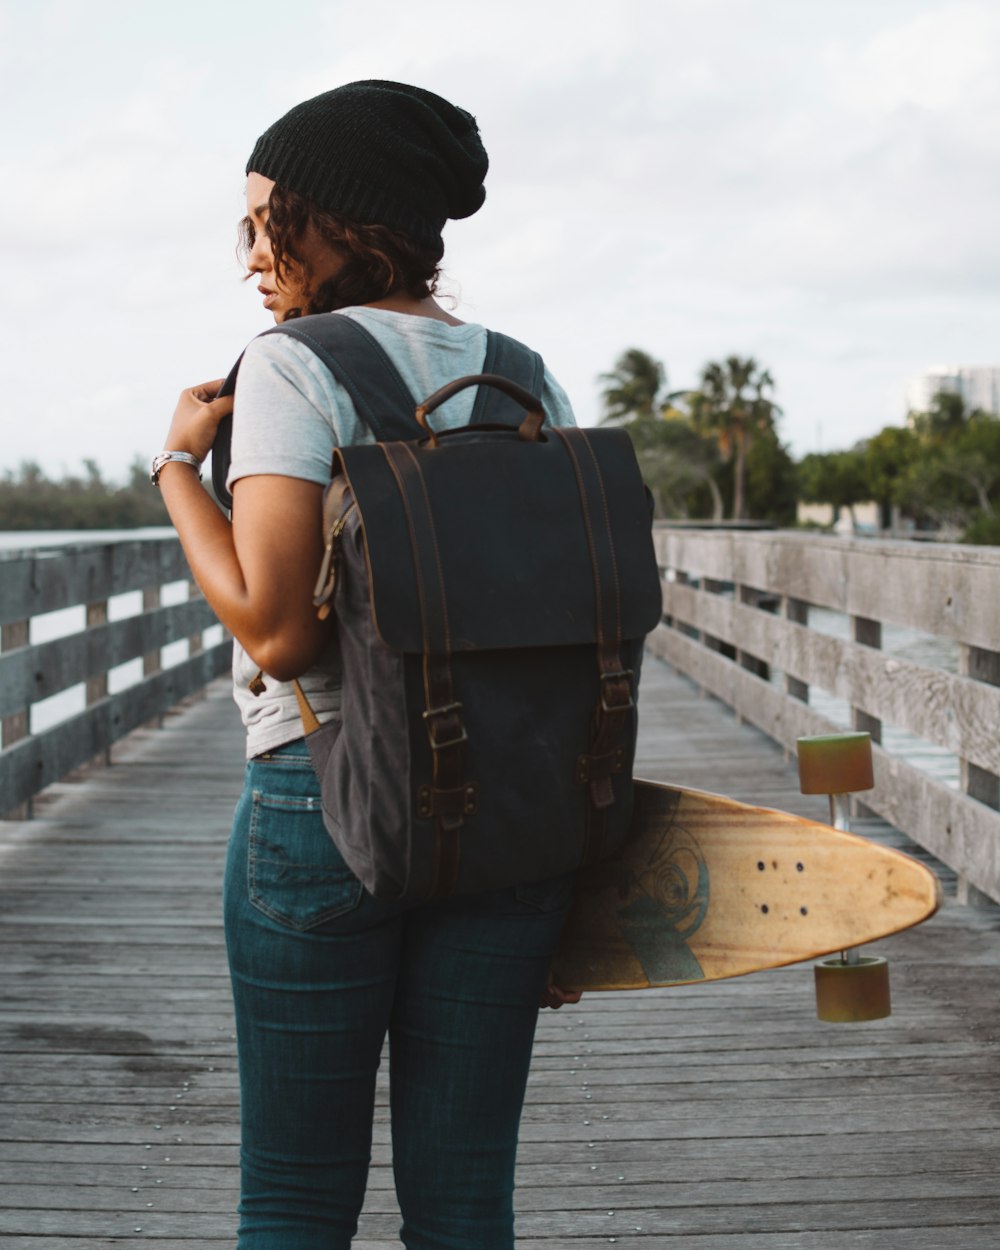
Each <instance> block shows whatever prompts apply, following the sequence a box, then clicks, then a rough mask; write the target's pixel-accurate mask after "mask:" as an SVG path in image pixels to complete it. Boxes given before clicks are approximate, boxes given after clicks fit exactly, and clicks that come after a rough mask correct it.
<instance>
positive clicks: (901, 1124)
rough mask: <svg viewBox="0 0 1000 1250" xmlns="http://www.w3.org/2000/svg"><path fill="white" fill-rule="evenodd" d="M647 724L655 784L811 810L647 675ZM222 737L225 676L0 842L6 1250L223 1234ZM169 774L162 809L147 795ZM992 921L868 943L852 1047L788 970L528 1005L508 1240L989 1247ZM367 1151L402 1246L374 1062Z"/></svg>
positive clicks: (806, 974) (228, 1159) (47, 800)
mask: <svg viewBox="0 0 1000 1250" xmlns="http://www.w3.org/2000/svg"><path fill="white" fill-rule="evenodd" d="M730 667H731V668H734V667H736V666H734V665H730ZM746 676H747V678H748V679H751V680H756V679H753V678H752V677H751V675H750V674H749V673H747V674H746ZM641 716H642V723H643V739H642V743H641V748H640V758H641V759H642V761H643V766H644V768H645V769H647V770H649V771H650V772H654V773H655V772H661V773H662V772H667V773H672V774H673V775H675V776H677V775H678V773H677V770H680V777H681V778H682V779H683V780H685V781H687V782H688V783H689V784H695V785H701V786H703V787H706V788H715V789H727V790H732V791H733V792H734V794H735V797H738V798H742V799H745V800H748V801H754V800H755V799H757V798H759V796H760V795H762V794H767V795H772V796H774V801H775V802H776V803H778V804H779V805H782V806H788V807H798V808H799V809H801V810H805V811H806V812H810V813H812V814H816V812H815V807H814V806H811V805H815V804H816V800H814V799H812V798H803V796H800V795H797V794H796V792H795V783H794V775H793V774H792V773H791V772H790V770H789V769H788V767H787V766H786V765H785V763H784V761H783V760H782V758H781V754H780V751H778V750H777V748H775V747H774V746H773V745H772V744H770V743H768V742H767V741H766V740H765V739H764V737H763V736H762V735H761V734H759V733H758V732H756V731H753V730H749V729H745V730H742V731H738V730H736V728H735V723H734V720H733V717H732V716H731V714H730V713H729V712H728V711H726V709H724V708H722V707H721V706H720V705H719V704H717V703H716V702H715V701H714V700H712V699H707V698H699V696H698V694H697V691H696V690H695V689H694V687H692V686H691V685H689V684H688V683H686V682H681V681H679V680H676V679H674V678H672V677H671V676H670V675H669V673H668V672H667V670H666V669H665V668H664V667H663V666H661V665H659V664H658V663H656V662H655V661H653V660H648V661H647V665H646V670H645V675H644V693H643V703H642V708H641ZM232 720H233V713H232V710H231V708H230V706H229V695H228V692H227V691H225V690H224V689H223V687H222V684H221V683H220V684H219V686H218V687H217V688H216V690H215V691H214V692H213V693H212V694H211V695H210V697H209V699H208V700H207V701H206V702H205V703H200V704H197V705H194V706H193V707H191V708H189V709H188V710H187V711H185V712H184V713H183V715H181V716H179V717H169V718H168V720H167V727H166V728H165V729H164V730H162V731H147V730H143V731H140V732H139V733H137V734H134V735H132V736H131V737H130V738H128V739H126V740H125V741H123V742H122V743H121V744H120V746H119V748H117V749H116V766H115V767H114V768H112V769H110V770H107V771H97V772H94V773H92V774H91V775H90V779H89V780H87V781H84V782H83V783H82V784H63V785H60V786H56V787H53V788H52V789H51V790H50V791H47V792H46V794H45V795H43V796H41V799H40V800H39V807H40V810H41V812H42V817H43V818H42V819H40V820H39V821H37V822H36V823H35V824H34V826H31V825H25V826H10V827H9V830H8V832H7V836H6V837H5V838H4V839H3V841H2V842H0V991H2V997H3V1007H2V1010H0V1062H2V1063H3V1064H4V1067H5V1069H6V1071H5V1073H4V1075H5V1078H6V1080H5V1082H3V1083H2V1089H3V1098H4V1103H3V1113H2V1114H0V1177H2V1182H3V1185H4V1187H3V1188H0V1208H2V1210H3V1214H2V1215H0V1241H2V1242H3V1244H4V1246H5V1247H6V1246H16V1247H20V1250H51V1247H53V1246H56V1245H58V1246H60V1248H62V1247H68V1246H73V1248H74V1250H96V1247H98V1246H111V1245H114V1246H116V1247H118V1250H121V1247H133V1246H134V1247H135V1250H138V1248H139V1246H140V1245H142V1244H148V1243H149V1241H150V1240H154V1241H159V1242H160V1243H161V1244H164V1245H167V1246H169V1247H170V1250H185V1248H190V1250H193V1247H194V1246H198V1247H201V1248H204V1247H210V1246H211V1247H214V1246H216V1245H217V1246H219V1247H220V1250H221V1247H224V1246H231V1245H232V1241H233V1231H234V1228H235V1216H234V1215H233V1213H232V1209H233V1204H234V1202H235V1192H236V1184H237V1176H236V1159H237V1145H236V1143H237V1134H238V1108H237V1085H236V1075H235V1058H234V1043H233V1039H232V1022H231V1017H230V1015H229V1008H228V990H227V977H226V971H225V963H224V952H223V945H222V935H221V931H220V928H219V919H218V899H217V897H216V891H217V889H218V879H219V874H220V873H221V866H222V853H223V843H224V840H225V831H226V826H227V823H228V815H229V810H230V809H231V806H232V802H233V800H234V798H235V792H236V789H237V787H238V785H239V774H240V760H239V741H238V733H237V731H236V729H235V726H233V725H232ZM224 723H225V724H226V725H230V726H231V728H223V727H222V726H223V724H224ZM178 772H183V776H184V781H185V785H184V787H183V790H181V791H179V790H178V789H177V787H176V786H173V785H172V782H171V779H172V778H176V776H177V775H178ZM168 785H170V786H171V789H170V794H171V809H170V813H169V817H165V816H164V809H163V808H162V807H161V806H159V805H152V806H151V805H149V804H148V796H149V794H150V793H151V792H152V793H155V792H157V791H158V789H160V788H161V787H166V786H168ZM207 796H212V797H213V802H212V803H210V804H206V803H205V799H206V797H207ZM137 805H138V810H139V812H140V815H139V817H137V816H136V811H137ZM195 812H197V828H194V827H193V825H194V824H195V823H196V822H195V819H194V818H193V813H195ZM869 826H870V827H871V828H872V830H873V831H875V832H877V831H878V830H879V829H880V828H881V826H880V825H879V824H878V822H875V821H872V822H869ZM172 854H174V855H176V857H177V861H178V863H182V864H183V865H184V868H185V869H186V870H187V871H184V870H180V869H178V868H174V867H171V856H172ZM84 861H85V865H84ZM130 896H131V901H130ZM994 915H995V913H994V914H992V915H991V913H988V912H986V913H979V912H970V911H968V909H959V908H958V907H956V906H955V905H954V904H949V905H948V906H946V907H945V909H944V910H943V911H942V912H941V913H940V914H939V916H937V917H935V919H934V921H932V922H931V923H930V924H928V925H925V926H922V927H921V928H920V929H918V930H915V931H913V932H912V933H909V934H902V935H898V937H897V938H894V939H892V940H891V943H887V944H885V949H887V950H888V951H890V952H891V953H892V954H893V955H894V956H895V959H896V963H895V968H894V992H895V997H896V999H897V1003H896V1013H897V1014H896V1015H895V1016H894V1017H892V1018H891V1019H890V1020H888V1021H883V1022H879V1024H878V1025H876V1026H872V1027H871V1028H864V1029H836V1028H832V1027H831V1026H826V1025H822V1024H820V1023H819V1022H818V1021H816V1020H815V1019H814V1017H813V1008H812V1003H811V998H810V993H811V989H810V977H811V973H810V970H809V969H808V968H802V967H800V968H792V969H785V970H781V971H779V972H777V973H774V974H768V975H767V976H763V977H759V978H747V979H745V980H743V981H737V982H721V983H718V984H717V985H716V986H713V987H707V986H706V987H689V988H687V989H685V990H682V991H665V992H662V993H651V994H647V995H634V994H633V995H610V994H609V995H593V996H589V997H588V998H585V1000H584V1002H583V1003H582V1004H580V1005H579V1007H576V1008H573V1009H572V1010H570V1009H565V1010H564V1011H562V1012H560V1013H543V1015H542V1017H541V1019H540V1025H539V1035H538V1043H537V1046H536V1054H535V1061H534V1063H533V1066H532V1073H531V1078H530V1081H529V1091H528V1101H527V1105H526V1109H525V1117H524V1131H523V1134H522V1138H523V1145H522V1150H521V1160H520V1167H519V1171H518V1184H519V1188H518V1193H517V1208H518V1218H519V1240H518V1245H519V1247H532V1250H561V1248H562V1247H573V1248H574V1250H587V1248H589V1247H591V1246H593V1247H596V1246H598V1245H602V1246H606V1245H608V1244H609V1240H610V1238H615V1239H616V1243H617V1244H618V1245H625V1246H629V1245H631V1246H634V1247H635V1248H636V1250H639V1247H642V1250H646V1248H647V1247H654V1246H656V1247H658V1246H660V1245H666V1244H669V1245H670V1246H671V1250H674V1247H678V1250H684V1248H685V1247H689V1248H690V1250H695V1248H697V1250H746V1247H748V1246H751V1247H756V1246H759V1247H760V1248H761V1250H765V1248H766V1250H774V1248H775V1247H778V1248H780V1250H786V1248H787V1250H791V1248H792V1247H795V1248H796V1250H804V1248H805V1250H845V1248H846V1250H850V1248H851V1247H855V1246H856V1247H858V1248H859V1250H874V1247H876V1246H877V1247H878V1250H897V1248H898V1250H930V1248H931V1247H934V1250H952V1248H954V1250H986V1248H987V1247H991V1248H992V1247H993V1246H994V1245H995V1243H996V1239H997V1232H998V1228H1000V1224H998V1219H997V1210H996V1202H995V1191H994V1188H993V1185H994V1177H995V1172H996V1165H997V1143H998V1140H1000V1110H998V1104H1000V1099H998V1097H997V1093H996V1091H997V1089H998V1088H1000V1060H998V1051H997V1047H996V1044H995V1040H994V1033H995V1027H994V1022H993V1015H994V1012H993V1010H992V1003H993V1001H995V998H996V994H997V991H998V989H1000V971H998V964H1000V958H998V957H1000V935H998V932H997V927H996V923H995V918H994ZM881 948H882V947H881V946H880V949H881ZM965 961H968V963H966V962H965ZM959 964H961V966H957V965H959ZM957 1004H958V1005H959V1007H958V1011H956V1005H957ZM959 1012H960V1013H961V1014H959ZM588 1121H589V1122H588ZM157 1124H158V1125H160V1128H159V1129H157V1128H155V1127H154V1126H155V1125H157ZM929 1124H933V1128H934V1131H933V1132H929V1131H928V1125H929ZM178 1137H180V1138H182V1140H181V1141H177V1140H176V1138H178ZM375 1139H376V1140H375V1146H374V1158H373V1169H372V1177H371V1183H370V1188H369V1197H368V1201H367V1204H366V1212H365V1214H364V1215H363V1217H362V1223H361V1230H360V1233H359V1237H358V1238H357V1239H356V1241H355V1246H356V1247H357V1250H376V1247H377V1248H378V1250H389V1248H390V1247H392V1246H395V1245H397V1244H398V1238H397V1232H396V1230H397V1228H398V1218H399V1217H398V1214H397V1212H396V1208H395V1201H394V1198H393V1196H392V1178H391V1170H390V1147H389V1130H388V1106H387V1088H386V1083H385V1077H384V1073H383V1074H382V1076H381V1077H380V1080H379V1085H378V1093H377V1109H376V1132H375ZM158 1181H159V1182H160V1184H157V1182H158ZM146 1203H152V1204H153V1205H152V1206H146ZM609 1212H614V1214H613V1215H609V1214H608V1213H609ZM136 1228H141V1229H142V1230H143V1231H142V1232H141V1233H136V1232H135V1229H136ZM637 1230H639V1231H637Z"/></svg>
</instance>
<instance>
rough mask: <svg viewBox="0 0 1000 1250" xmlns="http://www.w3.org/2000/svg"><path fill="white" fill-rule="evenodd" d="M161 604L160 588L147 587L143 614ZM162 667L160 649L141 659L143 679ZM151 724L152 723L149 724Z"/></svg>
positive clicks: (160, 723)
mask: <svg viewBox="0 0 1000 1250" xmlns="http://www.w3.org/2000/svg"><path fill="white" fill-rule="evenodd" d="M162 603H163V593H162V588H161V587H160V586H147V587H146V589H145V590H144V591H143V592H142V610H143V612H153V611H155V610H156V609H157V608H158V607H160V605H161V604H162ZM162 667H163V657H162V655H161V654H160V648H159V647H157V648H156V649H155V650H153V651H147V652H146V653H145V655H144V656H143V657H142V675H143V677H152V676H153V674H154V673H158V672H159V671H160V669H161V668H162ZM150 723H152V722H150ZM156 727H157V729H162V728H163V713H162V712H157V714H156Z"/></svg>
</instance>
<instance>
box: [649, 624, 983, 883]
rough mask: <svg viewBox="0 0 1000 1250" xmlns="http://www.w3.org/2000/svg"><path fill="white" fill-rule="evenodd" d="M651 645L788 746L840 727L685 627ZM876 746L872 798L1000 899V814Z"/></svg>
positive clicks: (871, 803) (655, 637) (656, 636)
mask: <svg viewBox="0 0 1000 1250" xmlns="http://www.w3.org/2000/svg"><path fill="white" fill-rule="evenodd" d="M792 628H794V627H792ZM649 647H650V650H652V651H653V653H654V654H656V655H658V656H660V657H661V658H663V659H665V660H668V661H669V662H671V663H676V665H677V667H678V668H679V669H681V671H683V672H685V673H687V674H689V675H690V676H691V677H692V678H693V679H694V680H695V681H696V682H698V683H699V684H700V685H702V686H704V687H705V689H706V690H709V691H711V693H712V694H714V695H716V696H717V697H718V698H720V699H723V700H725V701H726V702H727V703H729V704H730V705H732V707H733V708H734V709H735V710H736V711H737V712H738V713H739V714H740V715H741V716H743V717H745V718H746V719H747V720H748V721H750V722H751V723H752V724H754V725H756V726H757V727H758V728H760V729H762V730H763V731H764V732H765V733H766V734H768V735H769V736H770V737H771V738H773V739H774V740H775V741H776V742H780V743H782V744H783V745H784V746H785V747H787V748H788V749H789V750H792V749H794V747H795V743H796V740H797V739H798V738H799V737H802V736H804V735H809V734H823V733H835V732H838V727H837V726H836V725H834V724H832V722H830V721H829V720H827V719H826V718H825V717H823V716H820V715H819V714H818V713H817V712H814V711H813V710H812V709H811V708H809V707H807V706H806V705H804V704H800V703H799V702H798V701H797V700H793V699H788V698H786V697H785V696H784V695H783V694H782V692H781V691H779V690H776V689H774V688H773V687H772V686H769V685H768V684H767V682H765V681H762V680H761V679H760V678H758V677H755V676H754V675H753V674H752V673H748V672H747V671H746V670H745V669H743V668H741V667H740V666H739V665H737V664H734V663H732V662H731V661H729V660H727V659H725V657H723V656H721V655H720V654H719V653H718V652H714V651H710V650H708V649H707V648H704V647H699V646H698V645H697V644H696V643H694V642H692V640H691V639H690V638H687V637H685V636H684V635H683V634H682V633H681V632H680V631H678V630H674V629H669V628H667V627H666V626H660V627H658V628H657V629H656V630H655V631H654V632H653V633H652V634H651V635H650V638H649ZM872 753H873V761H874V772H875V789H874V790H872V791H869V792H867V793H866V794H865V800H864V801H865V804H866V805H867V806H868V807H870V808H872V809H873V810H874V811H876V812H878V813H879V815H880V816H882V817H883V818H884V819H885V820H887V821H889V822H890V823H891V824H892V825H894V826H896V827H897V828H899V829H905V830H906V832H907V834H908V835H909V836H910V837H911V838H913V840H914V841H916V842H918V843H919V844H920V845H921V846H923V847H925V848H926V849H927V850H929V851H930V852H931V853H932V854H933V855H935V856H936V857H937V858H938V859H940V860H942V861H943V862H944V863H946V864H948V865H949V866H950V867H951V868H953V869H954V870H955V871H956V872H959V873H962V874H963V875H964V876H965V877H967V878H968V880H969V881H971V882H972V884H973V885H975V886H976V888H977V889H979V890H981V891H982V892H983V893H985V894H987V895H989V897H990V898H994V899H1000V814H998V813H997V812H995V811H993V810H992V809H991V808H988V807H986V806H985V805H983V804H981V803H977V802H975V801H974V800H971V799H969V798H967V797H966V796H965V795H962V794H959V793H957V792H955V791H953V790H949V789H948V788H947V787H946V786H943V785H941V784H940V783H939V782H937V781H935V780H934V779H933V778H931V777H929V776H928V775H927V774H925V773H922V772H920V771H919V770H918V769H915V768H912V767H911V766H909V765H908V764H906V763H904V762H903V761H902V760H900V759H898V758H896V757H894V756H891V755H890V754H889V753H888V752H886V751H884V750H883V749H881V748H880V747H878V746H873V749H872Z"/></svg>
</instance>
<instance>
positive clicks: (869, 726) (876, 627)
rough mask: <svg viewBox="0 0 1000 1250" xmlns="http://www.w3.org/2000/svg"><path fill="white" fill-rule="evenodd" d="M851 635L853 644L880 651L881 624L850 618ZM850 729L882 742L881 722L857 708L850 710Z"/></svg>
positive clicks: (866, 619)
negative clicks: (856, 643) (867, 734)
mask: <svg viewBox="0 0 1000 1250" xmlns="http://www.w3.org/2000/svg"><path fill="white" fill-rule="evenodd" d="M851 635H852V637H853V638H854V641H855V642H860V643H861V644H862V645H863V646H866V647H872V648H873V649H874V650H875V651H881V650H882V622H881V621H871V620H869V619H868V617H867V616H852V617H851ZM851 727H852V728H853V729H856V730H857V731H858V732H859V733H869V734H871V736H872V742H881V741H882V722H881V721H880V720H879V719H878V717H877V716H869V715H868V713H867V712H865V711H863V710H862V709H861V708H859V707H852V708H851Z"/></svg>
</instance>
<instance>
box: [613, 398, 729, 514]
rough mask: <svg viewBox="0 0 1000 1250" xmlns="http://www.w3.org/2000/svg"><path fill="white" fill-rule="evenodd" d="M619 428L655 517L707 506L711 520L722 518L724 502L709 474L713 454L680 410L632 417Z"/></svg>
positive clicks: (715, 463) (715, 466)
mask: <svg viewBox="0 0 1000 1250" xmlns="http://www.w3.org/2000/svg"><path fill="white" fill-rule="evenodd" d="M625 429H626V430H627V431H628V434H629V436H630V437H631V439H632V442H633V444H634V445H635V451H636V457H637V459H638V461H639V467H640V469H641V470H642V476H643V479H644V481H645V483H646V485H647V486H648V487H649V489H650V492H651V493H652V496H653V503H654V505H655V509H656V515H657V516H658V517H665V518H672V517H677V518H681V519H683V520H688V519H689V518H691V517H694V516H706V515H708V514H709V512H710V513H711V516H712V519H713V520H714V521H721V520H722V518H723V515H724V512H725V506H724V503H723V499H722V493H721V491H720V490H719V487H718V484H717V482H716V480H715V479H716V474H717V473H718V470H719V454H718V451H717V449H716V447H715V444H714V443H713V442H712V441H711V440H710V439H706V438H702V437H701V436H700V435H699V434H698V433H697V431H695V430H694V429H693V428H692V426H691V424H690V422H688V421H687V420H686V419H685V418H683V417H681V416H673V417H665V418H662V419H648V418H636V419H634V420H632V421H629V422H628V423H627V424H626V426H625Z"/></svg>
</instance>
